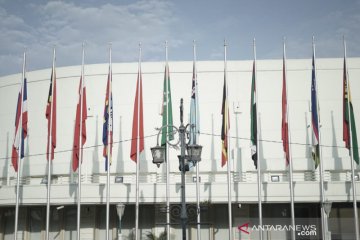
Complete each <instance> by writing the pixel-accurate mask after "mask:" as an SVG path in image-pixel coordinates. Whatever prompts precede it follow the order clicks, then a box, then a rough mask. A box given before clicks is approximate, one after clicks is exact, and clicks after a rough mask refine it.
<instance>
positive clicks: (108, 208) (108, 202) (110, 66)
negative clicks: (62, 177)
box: [106, 43, 112, 240]
mask: <svg viewBox="0 0 360 240" xmlns="http://www.w3.org/2000/svg"><path fill="white" fill-rule="evenodd" d="M111 47H112V44H111V43H110V44H109V68H110V69H109V92H108V99H109V104H108V114H109V117H108V129H107V133H106V134H107V139H108V141H107V146H106V147H107V161H106V168H107V172H106V240H109V213H110V158H111V149H110V147H111V136H110V121H112V112H111V106H112V97H111V92H112V62H111ZM111 124H112V123H111Z"/></svg>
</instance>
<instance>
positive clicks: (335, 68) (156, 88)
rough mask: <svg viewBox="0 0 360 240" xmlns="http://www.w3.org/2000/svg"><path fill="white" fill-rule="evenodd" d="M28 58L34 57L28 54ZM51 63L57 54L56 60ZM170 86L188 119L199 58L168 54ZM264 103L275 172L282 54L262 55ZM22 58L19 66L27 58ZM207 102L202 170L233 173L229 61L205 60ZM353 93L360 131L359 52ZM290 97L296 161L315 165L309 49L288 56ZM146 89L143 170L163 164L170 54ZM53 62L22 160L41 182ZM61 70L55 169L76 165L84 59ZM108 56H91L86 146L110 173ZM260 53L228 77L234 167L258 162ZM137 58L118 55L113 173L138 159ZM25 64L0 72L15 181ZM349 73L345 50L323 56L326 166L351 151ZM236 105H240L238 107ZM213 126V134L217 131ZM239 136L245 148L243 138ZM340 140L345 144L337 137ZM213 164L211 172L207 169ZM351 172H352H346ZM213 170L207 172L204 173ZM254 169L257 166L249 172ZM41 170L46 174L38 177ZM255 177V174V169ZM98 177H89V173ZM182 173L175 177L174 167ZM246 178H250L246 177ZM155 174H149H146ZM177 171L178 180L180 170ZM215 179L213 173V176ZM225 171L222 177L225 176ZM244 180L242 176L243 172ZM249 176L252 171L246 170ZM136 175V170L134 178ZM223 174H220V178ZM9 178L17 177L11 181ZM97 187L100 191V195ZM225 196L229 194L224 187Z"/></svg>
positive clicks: (2, 165) (269, 159)
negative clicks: (105, 138)
mask: <svg viewBox="0 0 360 240" xmlns="http://www.w3.org/2000/svg"><path fill="white" fill-rule="evenodd" d="M28 61H31V59H29V60H28ZM49 65H50V63H49ZM169 65H170V78H171V91H172V101H173V116H174V124H175V125H179V103H180V98H184V107H185V117H184V118H185V121H186V122H187V119H188V113H189V108H190V93H191V79H192V62H191V61H189V62H170V63H169ZM257 66H258V72H257V84H258V98H259V103H258V109H259V114H260V124H259V125H260V126H259V131H260V138H261V139H263V140H264V141H263V142H262V143H261V144H260V146H261V150H262V151H261V155H260V156H261V159H262V168H263V170H264V171H267V172H270V173H271V172H280V173H283V172H284V171H286V170H287V168H286V165H285V160H284V157H283V151H282V143H281V91H282V60H259V61H258V62H257ZM19 68H20V67H19ZM197 68H198V82H199V106H200V125H201V126H200V130H201V133H202V134H201V135H200V144H201V145H203V146H204V147H203V154H202V162H201V165H200V171H201V172H204V177H203V179H204V180H205V179H206V176H209V174H210V173H212V174H215V173H219V174H220V173H225V171H226V167H224V168H221V160H220V156H221V155H220V154H221V140H220V136H219V135H220V133H221V103H222V87H223V79H224V72H223V68H224V66H223V62H221V61H220V62H215V61H212V62H198V65H197ZM348 68H349V78H350V83H351V90H352V92H351V93H352V100H353V106H354V111H355V119H356V121H357V130H358V132H359V133H360V126H359V125H360V123H359V121H360V91H359V89H360V81H359V78H360V59H359V58H350V59H348ZM287 69H288V72H287V79H288V102H289V108H290V125H291V129H290V131H291V141H292V142H294V143H297V144H294V145H292V156H293V162H294V170H295V171H298V172H300V173H302V172H303V171H309V170H310V171H311V170H314V164H313V161H312V159H311V147H310V146H309V145H306V144H310V143H311V129H310V128H307V126H308V125H310V112H309V105H310V85H311V59H306V60H288V61H287ZM142 71H143V99H144V127H145V136H148V137H146V139H145V151H146V157H145V158H144V159H143V160H142V161H141V171H142V173H143V174H145V175H146V174H148V173H151V174H155V175H156V174H158V175H156V176H159V175H161V174H162V172H163V168H162V167H160V168H159V169H158V168H157V167H156V166H155V165H154V164H152V159H151V155H150V147H152V146H155V145H156V137H154V136H153V135H154V134H156V133H157V131H156V130H155V127H160V125H161V116H160V114H159V113H160V111H161V110H160V108H161V101H162V92H163V79H164V63H152V62H149V63H143V64H142ZM50 74H51V69H44V70H39V71H32V72H28V73H27V79H28V111H29V125H28V128H29V138H28V142H27V143H26V150H25V152H26V155H29V156H28V157H25V159H24V161H23V172H22V175H23V176H24V177H26V176H32V178H31V179H32V180H29V181H30V184H39V181H40V179H41V177H42V176H43V175H45V174H46V158H45V152H46V139H47V120H46V118H45V107H46V102H47V96H48V90H49V82H50ZM56 74H57V96H58V98H57V103H58V105H57V116H58V118H57V132H58V135H57V148H56V152H57V153H56V155H55V159H54V161H53V174H54V175H59V176H68V175H71V174H72V170H71V156H72V155H71V154H72V153H71V149H72V144H73V130H74V121H75V108H76V104H77V101H78V96H77V91H78V84H79V78H80V77H79V76H80V66H71V67H62V68H57V69H56ZM107 74H108V64H99V65H86V66H85V80H86V86H87V96H88V98H87V103H88V108H89V110H88V115H89V118H88V120H87V123H86V124H87V141H86V144H85V148H86V149H85V150H84V163H83V171H82V173H83V174H84V175H85V176H88V177H89V176H91V175H92V174H104V173H105V170H104V159H103V157H102V149H103V147H102V123H103V119H102V118H103V108H104V99H105V88H106V81H107ZM251 75H252V61H229V62H228V80H227V81H228V87H229V105H230V106H231V109H230V127H231V128H230V135H231V136H232V137H238V138H239V141H238V142H237V141H236V139H235V138H232V139H231V141H230V149H231V150H230V153H231V154H232V156H233V157H232V159H233V160H232V163H231V164H232V166H233V169H234V171H235V172H240V173H243V174H242V175H244V174H245V173H246V172H250V173H251V172H252V171H254V170H255V169H254V166H253V162H252V160H251V157H250V141H249V138H250V94H251V92H250V87H251ZM136 79H137V63H121V64H119V63H115V64H113V99H114V142H115V144H114V148H113V164H112V166H111V172H112V173H121V174H122V175H126V176H128V177H130V178H132V177H131V175H132V173H134V172H135V163H134V162H133V161H131V160H130V157H129V154H130V141H129V140H130V139H131V128H132V118H133V107H134V106H133V105H134V96H135V85H136ZM20 80H21V74H17V75H10V76H5V77H1V78H0V178H2V184H3V185H6V184H8V181H7V180H9V179H8V178H10V180H11V179H12V178H13V177H15V172H14V171H13V168H12V167H9V166H10V164H11V161H10V157H11V147H12V142H13V138H14V118H15V108H16V101H17V94H18V91H19V88H20V85H19V83H20ZM342 80H343V59H341V58H339V59H318V60H317V83H318V90H319V92H318V94H319V95H318V96H319V101H320V118H321V125H322V127H321V135H322V145H326V146H329V147H324V148H323V150H322V153H323V162H324V169H325V170H331V171H333V170H336V171H346V170H349V169H350V160H349V157H348V151H347V150H346V149H345V148H344V143H343V141H342ZM234 107H238V109H239V110H240V112H241V113H240V114H234ZM211 134H213V135H215V136H210V135H211ZM237 145H238V148H237V147H236V146H237ZM330 146H338V147H330ZM178 154H179V151H176V150H174V149H171V150H170V165H171V166H170V167H171V172H173V174H172V176H175V175H176V174H177V173H178V158H177V155H178ZM205 173H206V174H205ZM344 174H345V175H346V172H345V173H344ZM205 175H206V176H205ZM250 175H251V174H250ZM35 177H38V178H37V179H36V178H35ZM250 178H251V177H250ZM89 179H90V180H89V182H91V181H92V180H91V178H89ZM174 179H175V177H174ZM245 180H246V179H245ZM144 181H149V180H144ZM174 181H177V180H174ZM207 181H209V182H211V181H212V180H211V179H208V180H207ZM220 181H221V180H220ZM241 181H244V179H242V180H241ZM246 181H250V182H251V180H249V179H247V180H246ZM131 182H132V180H131ZM215 182H216V180H215ZM10 183H11V181H10ZM97 194H98V192H97V193H96V194H95V195H97ZM224 199H226V195H225V196H224Z"/></svg>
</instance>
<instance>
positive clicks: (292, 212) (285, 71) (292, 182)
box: [283, 37, 296, 240]
mask: <svg viewBox="0 0 360 240" xmlns="http://www.w3.org/2000/svg"><path fill="white" fill-rule="evenodd" d="M283 52H284V66H283V67H284V76H283V77H284V85H285V95H286V122H287V128H288V131H287V137H288V142H287V143H286V144H287V145H288V151H289V153H288V156H289V159H288V160H289V173H290V201H291V203H290V207H291V226H292V229H291V239H292V240H295V239H296V236H295V206H294V205H295V203H294V178H293V164H292V155H291V144H290V143H291V134H290V121H289V103H288V100H287V96H288V85H287V67H286V48H285V37H284V49H283ZM285 156H286V155H285ZM285 158H286V157H285Z"/></svg>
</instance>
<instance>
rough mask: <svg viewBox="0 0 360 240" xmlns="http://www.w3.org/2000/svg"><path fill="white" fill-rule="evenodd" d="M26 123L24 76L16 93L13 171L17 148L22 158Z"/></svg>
mask: <svg viewBox="0 0 360 240" xmlns="http://www.w3.org/2000/svg"><path fill="white" fill-rule="evenodd" d="M20 118H21V129H20ZM27 123H28V111H27V84H26V78H24V83H23V88H22V89H21V90H20V92H19V95H18V102H17V107H16V116H15V137H14V143H13V147H12V153H11V162H12V165H13V167H14V170H15V172H17V171H18V161H19V148H20V146H21V150H20V158H21V159H22V158H24V142H25V138H26V137H27V132H28V129H27Z"/></svg>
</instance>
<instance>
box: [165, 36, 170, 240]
mask: <svg viewBox="0 0 360 240" xmlns="http://www.w3.org/2000/svg"><path fill="white" fill-rule="evenodd" d="M165 79H166V80H165V89H166V90H165V91H166V102H167V103H166V115H167V116H166V125H169V92H168V89H169V86H168V85H169V82H168V81H169V65H168V42H167V41H165ZM168 128H169V127H168V126H167V127H166V141H165V142H166V143H165V144H166V151H165V153H166V154H165V160H166V236H167V240H170V189H169V180H170V179H169V177H170V176H169V175H170V164H169V144H168V132H167V131H168ZM171 128H172V126H171Z"/></svg>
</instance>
